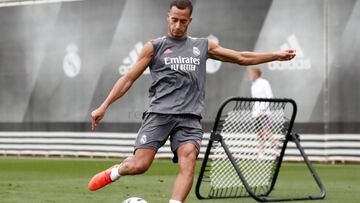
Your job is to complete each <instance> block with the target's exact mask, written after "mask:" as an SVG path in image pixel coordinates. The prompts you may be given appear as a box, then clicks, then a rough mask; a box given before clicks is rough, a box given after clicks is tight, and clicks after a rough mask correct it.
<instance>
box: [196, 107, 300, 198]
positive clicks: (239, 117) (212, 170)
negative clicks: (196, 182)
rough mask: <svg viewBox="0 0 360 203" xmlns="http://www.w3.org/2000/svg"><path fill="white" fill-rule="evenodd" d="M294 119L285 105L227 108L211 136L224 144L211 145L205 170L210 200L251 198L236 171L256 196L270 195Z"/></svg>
mask: <svg viewBox="0 0 360 203" xmlns="http://www.w3.org/2000/svg"><path fill="white" fill-rule="evenodd" d="M289 106H290V108H289ZM292 115H293V108H292V107H291V105H290V103H288V102H286V101H281V102H280V101H279V102H269V101H256V100H254V101H252V100H244V101H242V100H241V101H237V100H236V101H235V100H234V101H231V102H229V103H227V104H225V105H224V106H223V107H222V109H221V110H220V111H219V114H218V118H217V120H216V122H215V126H214V130H213V133H212V139H215V140H216V139H217V138H218V139H220V137H221V140H217V141H215V142H213V141H210V142H211V146H208V147H209V148H208V150H207V151H208V152H207V154H206V167H205V169H204V170H203V172H204V174H203V179H202V182H203V183H206V186H205V188H206V190H207V193H208V198H235V197H246V196H249V193H248V191H247V190H246V188H245V186H244V182H243V181H242V180H241V179H240V178H239V173H238V171H237V170H236V167H237V168H238V170H239V171H241V175H242V176H243V178H244V180H245V182H246V184H248V186H249V188H251V190H252V192H253V193H254V194H255V195H256V196H265V195H267V194H268V193H269V192H270V191H271V189H272V187H273V184H274V183H275V180H276V176H277V171H278V168H279V166H280V163H281V160H282V156H283V149H284V148H285V147H284V146H285V144H286V142H285V141H286V136H287V135H288V133H289V132H290V129H289V126H290V125H289V123H290V121H291V120H292ZM224 145H225V147H226V148H227V149H228V152H229V153H230V154H231V156H232V158H233V163H235V165H236V166H235V167H234V164H233V163H232V162H231V160H230V159H229V155H228V153H227V152H226V151H225V148H224Z"/></svg>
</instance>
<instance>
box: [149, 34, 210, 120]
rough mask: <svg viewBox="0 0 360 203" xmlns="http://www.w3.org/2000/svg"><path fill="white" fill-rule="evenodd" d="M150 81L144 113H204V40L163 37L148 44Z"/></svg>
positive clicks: (206, 49)
mask: <svg viewBox="0 0 360 203" xmlns="http://www.w3.org/2000/svg"><path fill="white" fill-rule="evenodd" d="M151 42H152V44H153V46H154V55H153V59H152V62H151V64H150V73H151V77H152V79H153V82H152V84H151V87H150V89H149V93H150V95H149V97H150V106H149V109H148V112H153V113H162V114H194V115H198V116H201V115H202V112H203V110H204V99H205V76H206V60H207V54H208V40H207V39H200V38H192V37H187V38H185V39H174V38H171V37H169V36H164V37H161V38H158V39H155V40H152V41H151Z"/></svg>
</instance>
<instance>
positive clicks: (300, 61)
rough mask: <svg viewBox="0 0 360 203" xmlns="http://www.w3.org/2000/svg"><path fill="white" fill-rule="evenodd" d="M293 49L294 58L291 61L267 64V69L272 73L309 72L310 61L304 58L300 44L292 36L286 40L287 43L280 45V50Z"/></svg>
mask: <svg viewBox="0 0 360 203" xmlns="http://www.w3.org/2000/svg"><path fill="white" fill-rule="evenodd" d="M290 48H291V49H295V50H296V57H295V58H294V59H293V60H291V61H274V62H271V63H268V68H269V69H270V70H272V71H282V70H309V69H310V68H311V60H310V59H309V58H306V57H305V55H304V52H303V50H302V48H301V47H300V43H299V41H298V39H297V38H296V36H295V35H294V34H292V35H290V36H289V37H288V38H287V41H286V42H285V43H284V44H282V45H281V47H280V49H281V50H286V49H290Z"/></svg>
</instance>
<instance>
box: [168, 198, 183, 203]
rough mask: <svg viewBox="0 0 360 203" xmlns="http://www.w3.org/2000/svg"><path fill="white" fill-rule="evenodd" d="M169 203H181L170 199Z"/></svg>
mask: <svg viewBox="0 0 360 203" xmlns="http://www.w3.org/2000/svg"><path fill="white" fill-rule="evenodd" d="M169 203H181V202H180V201H177V200H173V199H171V200H170V201H169Z"/></svg>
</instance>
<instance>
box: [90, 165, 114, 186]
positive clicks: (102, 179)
mask: <svg viewBox="0 0 360 203" xmlns="http://www.w3.org/2000/svg"><path fill="white" fill-rule="evenodd" d="M118 166H119V165H115V166H112V167H111V168H109V169H106V170H105V171H102V172H100V173H98V174H96V175H95V176H94V177H92V178H91V180H90V182H89V184H88V189H89V190H90V191H95V190H98V189H100V188H102V187H105V186H106V185H109V184H111V183H112V182H113V181H112V180H111V178H110V173H111V169H113V168H114V167H118Z"/></svg>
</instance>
